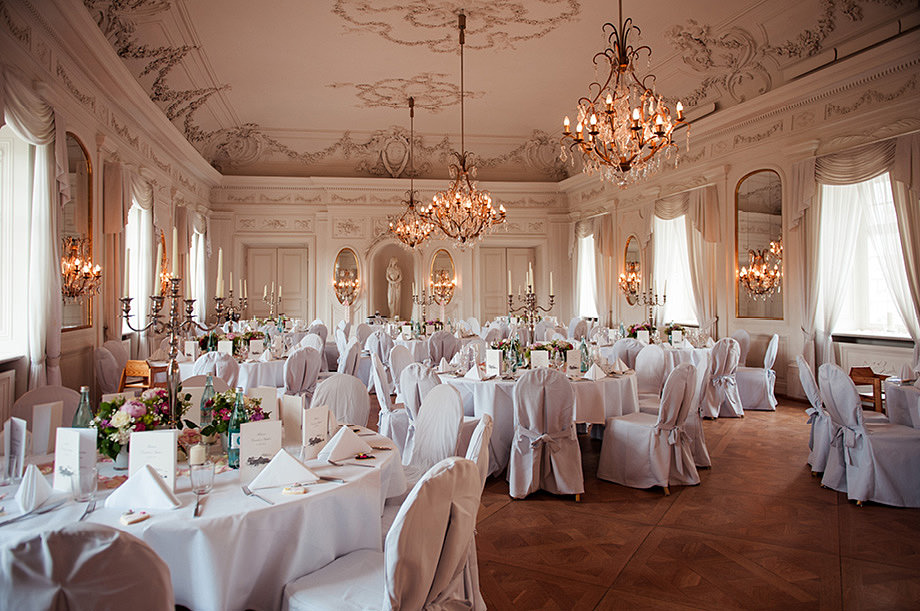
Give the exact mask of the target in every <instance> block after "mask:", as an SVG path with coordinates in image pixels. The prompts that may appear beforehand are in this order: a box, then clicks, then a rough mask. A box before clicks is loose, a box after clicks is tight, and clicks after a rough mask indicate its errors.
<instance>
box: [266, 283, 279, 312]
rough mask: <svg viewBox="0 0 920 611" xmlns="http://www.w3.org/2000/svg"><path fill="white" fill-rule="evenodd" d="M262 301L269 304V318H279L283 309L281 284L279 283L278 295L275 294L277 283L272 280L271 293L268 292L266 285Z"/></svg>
mask: <svg viewBox="0 0 920 611" xmlns="http://www.w3.org/2000/svg"><path fill="white" fill-rule="evenodd" d="M262 301H263V302H264V303H267V304H268V320H277V319H278V314H279V312H280V310H281V285H280V284H279V285H278V296H277V297H276V296H275V283H274V282H272V290H271V293H269V292H268V286H267V285H266V286H265V288H264V289H262Z"/></svg>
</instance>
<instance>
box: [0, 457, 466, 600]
mask: <svg viewBox="0 0 920 611" xmlns="http://www.w3.org/2000/svg"><path fill="white" fill-rule="evenodd" d="M473 470H475V469H473ZM476 483H477V484H478V483H479V482H478V480H477V481H476ZM140 601H143V605H142V606H143V608H144V609H159V610H161V611H167V610H171V609H173V608H174V605H175V598H174V596H173V586H172V581H171V580H170V574H169V567H168V566H167V565H166V563H165V562H164V561H163V560H162V559H161V558H160V557H159V556H158V555H157V554H156V553H155V552H154V551H153V549H152V548H151V547H150V546H149V545H147V544H146V543H144V542H143V541H141V540H140V539H138V538H137V537H135V536H134V535H131V534H129V533H127V532H124V531H123V530H120V529H117V528H112V527H110V526H104V525H102V524H92V523H89V522H77V523H74V524H70V525H68V526H65V527H63V528H60V529H58V530H44V531H42V532H40V533H38V534H36V535H34V536H32V537H30V538H26V539H22V540H20V541H18V542H17V543H15V544H13V545H11V546H10V547H8V548H6V550H5V551H4V553H3V554H0V609H53V610H60V611H66V610H67V609H128V608H138V607H140V606H141V605H139V602H140Z"/></svg>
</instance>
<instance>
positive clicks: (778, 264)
mask: <svg viewBox="0 0 920 611" xmlns="http://www.w3.org/2000/svg"><path fill="white" fill-rule="evenodd" d="M748 256H749V257H750V259H751V260H750V263H749V264H748V265H747V266H745V267H742V268H741V271H739V272H738V282H740V283H741V286H742V287H744V289H745V290H746V291H747V292H748V294H750V296H751V297H752V298H753V299H760V300H765V299H766V298H767V296H768V295H772V294H773V293H779V292H782V288H783V287H782V283H783V270H782V264H783V242H782V240H776V241H775V242H770V248H769V249H766V248H765V249H763V250H749V251H748Z"/></svg>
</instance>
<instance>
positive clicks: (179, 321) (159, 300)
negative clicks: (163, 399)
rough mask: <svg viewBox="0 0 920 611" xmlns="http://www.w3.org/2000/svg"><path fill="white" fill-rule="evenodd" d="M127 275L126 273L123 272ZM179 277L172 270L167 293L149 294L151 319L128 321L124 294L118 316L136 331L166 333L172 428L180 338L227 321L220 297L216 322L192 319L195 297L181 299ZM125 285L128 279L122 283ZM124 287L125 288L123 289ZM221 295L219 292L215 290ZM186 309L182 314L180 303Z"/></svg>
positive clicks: (128, 299)
mask: <svg viewBox="0 0 920 611" xmlns="http://www.w3.org/2000/svg"><path fill="white" fill-rule="evenodd" d="M126 276H127V274H126ZM181 282H182V278H180V277H178V276H177V275H176V274H175V268H174V269H173V273H172V276H171V277H170V279H169V285H170V286H169V290H168V291H167V293H166V295H165V296H164V295H162V294H161V295H151V296H150V322H148V323H147V324H146V325H144V326H142V327H135V326H134V325H132V324H131V301H132V298H131V297H128V296H127V295H126V296H124V297H122V298H121V299H120V301H121V315H122V317H123V318H124V319H125V322H126V323H127V325H128V327H129V328H130V329H131V330H133V331H136V332H138V333H143V332H145V331H148V330H152V331H153V332H154V333H156V334H158V335H159V334H164V333H165V334H167V335H168V336H169V364H168V365H167V367H166V392H167V395H168V398H169V421H170V424H171V426H172V427H175V426H176V424H177V423H178V420H179V415H180V414H179V413H178V400H177V394H178V390H179V385H180V382H181V380H180V376H179V364H178V363H177V362H176V356H177V355H178V354H179V339H180V337H187V336H188V334H189V332H190V331H191V330H192V329H201V330H202V331H205V332H207V333H210V332H211V331H214V330H215V329H216V328H217V327H218V326H219V325H220V324H221V323H222V322H224V321H225V320H226V311H225V310H224V298H223V297H221V296H218V297H215V298H214V312H215V314H216V315H217V316H216V318H217V321H216V322H215V323H214V324H213V325H210V326H208V325H203V324H201V323H199V322H196V321H195V320H194V308H195V300H194V299H183V298H182V296H181V293H180V291H179V285H180V284H181ZM125 286H126V287H127V282H125ZM125 290H127V288H126V289H125ZM218 295H220V292H218ZM167 299H168V300H169V311H168V313H167V314H166V317H165V319H164V317H163V316H162V311H163V304H164V302H165V300H167ZM183 302H184V304H185V307H184V309H185V312H184V315H183V312H182V310H183V306H182V303H183Z"/></svg>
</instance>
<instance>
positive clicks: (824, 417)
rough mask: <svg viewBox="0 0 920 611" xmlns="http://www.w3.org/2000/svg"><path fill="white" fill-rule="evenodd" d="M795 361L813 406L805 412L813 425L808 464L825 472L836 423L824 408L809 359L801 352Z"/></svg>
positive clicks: (800, 378) (803, 386)
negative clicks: (834, 423)
mask: <svg viewBox="0 0 920 611" xmlns="http://www.w3.org/2000/svg"><path fill="white" fill-rule="evenodd" d="M795 363H796V365H798V367H799V382H801V383H802V390H804V391H805V396H806V397H808V402H809V403H810V404H811V407H809V408H808V409H807V410H805V413H806V414H808V424H810V425H811V436H810V437H809V438H808V449H809V452H808V464H809V465H811V470H812V471H814V472H815V473H823V472H824V468H825V467H826V466H827V455H828V453H829V452H830V449H831V441H832V440H833V438H834V425H833V423H832V422H831V417H830V416H829V415H828V413H827V410H825V409H824V403H823V402H822V401H821V393H820V391H819V390H818V383H817V382H816V381H815V375H814V374H813V373H812V372H811V367H810V366H809V365H808V361H806V360H805V357H803V356H802V355H801V354H800V355H798V356H797V357H795Z"/></svg>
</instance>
